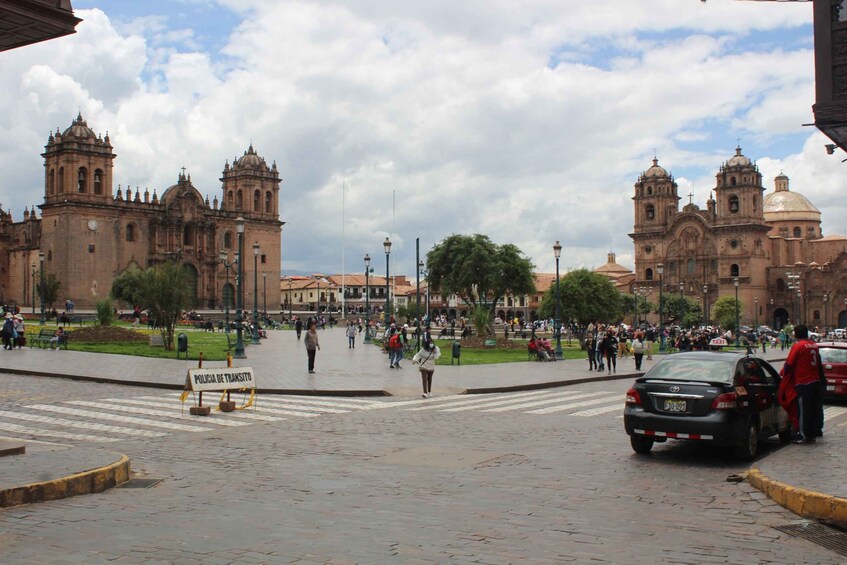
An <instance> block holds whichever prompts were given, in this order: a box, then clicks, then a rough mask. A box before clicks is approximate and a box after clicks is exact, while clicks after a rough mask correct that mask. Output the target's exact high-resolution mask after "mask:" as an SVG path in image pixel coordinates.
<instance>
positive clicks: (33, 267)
mask: <svg viewBox="0 0 847 565" xmlns="http://www.w3.org/2000/svg"><path fill="white" fill-rule="evenodd" d="M32 315H33V316H35V263H33V264H32Z"/></svg>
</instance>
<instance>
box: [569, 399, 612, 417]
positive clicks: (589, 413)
mask: <svg viewBox="0 0 847 565" xmlns="http://www.w3.org/2000/svg"><path fill="white" fill-rule="evenodd" d="M618 400H619V402H616V403H615V404H613V405H611V406H601V407H599V408H590V409H588V410H580V411H579V412H571V413H570V414H569V415H570V416H577V417H589V416H599V415H600V414H606V413H607V412H618V411H620V412H621V418H623V408H624V407H623V402H620V399H618Z"/></svg>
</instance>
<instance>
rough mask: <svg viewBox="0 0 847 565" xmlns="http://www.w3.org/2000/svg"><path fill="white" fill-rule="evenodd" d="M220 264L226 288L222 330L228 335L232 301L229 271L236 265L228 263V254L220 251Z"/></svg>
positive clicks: (234, 262)
mask: <svg viewBox="0 0 847 565" xmlns="http://www.w3.org/2000/svg"><path fill="white" fill-rule="evenodd" d="M220 257H221V263H223V266H224V269H225V270H226V286H224V291H223V293H222V294H223V297H224V320H226V326H225V328H224V332H226V333H229V303H230V301H232V293H231V292H230V290H229V271H230V269H232V267H233V266H234V265H235V264H236V263H237V261H233V262H232V263H230V262H229V254H228V253H227V252H226V251H225V250H223V249H221V254H220Z"/></svg>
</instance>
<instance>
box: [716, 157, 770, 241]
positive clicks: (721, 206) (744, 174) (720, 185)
mask: <svg viewBox="0 0 847 565" xmlns="http://www.w3.org/2000/svg"><path fill="white" fill-rule="evenodd" d="M715 177H716V181H715V182H716V184H715V194H716V195H717V196H716V198H717V202H716V214H717V218H716V220H717V221H716V223H717V224H718V225H735V224H748V223H756V224H761V223H762V222H764V218H765V216H764V207H763V205H762V202H763V196H762V195H763V193H764V191H765V187H764V186H762V174H761V173H760V172H759V168H758V167H757V166H756V165H755V164H754V163H753V162H752V161H750V159H748V158H747V157H745V156H744V155H742V154H741V147H736V148H735V155H733V156H732V158H730V159H729V161H727V162H726V163H724V164H723V165H721V168H720V170H719V171H718V174H717V175H716V176H715Z"/></svg>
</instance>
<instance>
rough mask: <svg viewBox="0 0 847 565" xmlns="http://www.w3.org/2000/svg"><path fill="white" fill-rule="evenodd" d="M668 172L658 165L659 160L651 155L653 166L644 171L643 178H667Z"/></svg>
mask: <svg viewBox="0 0 847 565" xmlns="http://www.w3.org/2000/svg"><path fill="white" fill-rule="evenodd" d="M669 176H670V175H669V174H668V172H667V171H666V170H665V169H664V168H663V167H660V166H659V160H658V159H657V158H655V157H653V166H652V167H650V168H649V169H647V170H646V171H644V175H643V177H644V178H668V177H669Z"/></svg>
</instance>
